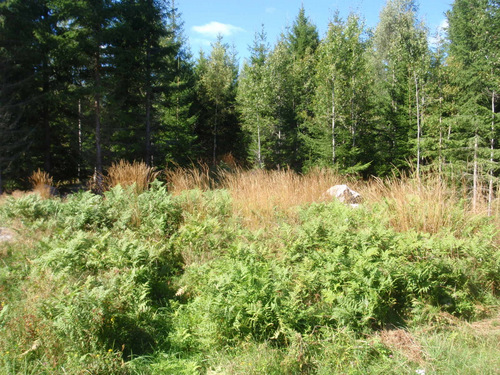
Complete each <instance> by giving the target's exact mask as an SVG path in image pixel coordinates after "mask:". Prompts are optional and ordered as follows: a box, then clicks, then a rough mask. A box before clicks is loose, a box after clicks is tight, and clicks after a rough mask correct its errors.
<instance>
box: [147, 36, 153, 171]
mask: <svg viewBox="0 0 500 375" xmlns="http://www.w3.org/2000/svg"><path fill="white" fill-rule="evenodd" d="M150 53H151V52H150V50H149V42H148V46H147V51H146V165H147V166H148V167H151V166H152V152H151V64H150Z"/></svg>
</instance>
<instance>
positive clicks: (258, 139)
mask: <svg viewBox="0 0 500 375" xmlns="http://www.w3.org/2000/svg"><path fill="white" fill-rule="evenodd" d="M260 147H261V146H260V116H259V115H258V114H257V160H258V162H259V168H262V153H261V148H260Z"/></svg>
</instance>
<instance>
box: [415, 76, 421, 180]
mask: <svg viewBox="0 0 500 375" xmlns="http://www.w3.org/2000/svg"><path fill="white" fill-rule="evenodd" d="M413 74H414V78H415V104H416V107H417V178H420V134H421V132H422V129H421V128H420V127H421V124H420V105H419V89H418V77H417V73H415V72H414V73H413Z"/></svg>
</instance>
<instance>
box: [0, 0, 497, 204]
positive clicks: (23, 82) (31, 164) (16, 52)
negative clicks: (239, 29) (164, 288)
mask: <svg viewBox="0 0 500 375" xmlns="http://www.w3.org/2000/svg"><path fill="white" fill-rule="evenodd" d="M499 12H500V5H499V3H498V1H497V0H475V1H465V0H464V1H462V0H456V1H455V2H454V3H453V4H452V6H451V10H450V11H449V12H448V14H447V21H448V24H449V26H448V29H447V33H446V32H445V31H443V30H440V33H439V34H438V35H436V36H435V35H429V31H428V29H427V27H426V26H425V24H424V23H423V22H422V21H421V20H420V19H419V16H418V7H417V2H416V1H415V0H388V1H387V4H386V6H385V7H384V8H383V10H382V11H381V13H380V22H379V24H378V25H377V26H376V27H375V28H374V29H369V28H367V27H366V26H365V25H364V22H363V19H362V17H360V16H359V15H356V14H351V15H349V16H348V17H347V19H346V20H343V19H341V18H340V16H339V15H338V14H336V15H335V16H334V17H333V19H332V21H331V22H330V24H329V26H328V30H327V32H326V34H325V35H323V36H320V35H319V34H318V31H317V29H316V26H315V25H314V23H313V22H312V20H310V19H309V18H308V17H307V15H306V11H305V9H304V8H303V7H302V8H301V9H300V10H299V12H298V15H297V17H296V19H295V21H294V22H293V24H292V26H291V27H290V28H289V29H288V30H287V31H286V32H284V33H283V34H282V35H281V37H280V38H279V39H278V41H277V42H276V44H275V45H274V46H270V45H269V44H268V42H267V38H266V33H265V25H264V26H263V27H262V30H261V31H260V32H259V33H257V34H256V38H255V42H254V44H253V45H252V46H251V47H250V51H251V57H250V58H249V59H248V60H247V61H244V62H243V63H242V64H241V69H238V64H239V63H238V61H237V59H236V54H235V51H234V50H231V48H230V47H229V46H228V45H227V44H226V43H224V41H223V40H222V38H219V39H218V40H217V41H216V42H215V43H214V44H213V45H212V49H211V52H210V53H209V54H206V55H205V54H204V53H202V52H201V53H200V55H199V57H198V58H197V59H196V60H194V59H193V58H192V57H191V56H190V53H189V49H188V47H187V45H186V40H185V38H184V37H183V35H182V22H181V20H180V16H179V14H178V13H177V11H176V9H175V6H174V2H173V1H172V3H170V2H169V1H168V0H127V1H124V0H121V1H117V0H92V1H78V2H75V1H73V0H29V1H26V0H8V1H3V2H2V3H1V4H0V66H1V78H0V139H1V142H0V190H1V189H4V190H5V189H6V190H12V189H14V188H15V187H17V186H19V185H22V184H23V181H25V178H26V176H29V175H30V173H31V172H32V171H35V170H36V169H38V168H42V169H44V170H45V171H46V172H48V173H50V175H52V176H54V177H55V179H56V180H63V181H66V182H69V181H74V180H75V179H79V180H85V179H86V178H88V177H89V176H90V175H92V173H94V172H98V173H101V172H102V171H103V170H105V169H106V167H108V166H109V165H111V164H112V162H114V161H117V160H119V159H126V160H128V161H133V160H143V161H144V162H146V163H147V164H148V165H149V166H156V167H160V168H164V167H165V166H168V165H172V164H180V165H186V164H188V163H191V162H192V161H195V160H204V161H205V162H207V163H210V164H216V163H218V162H220V160H221V159H222V158H223V157H224V155H227V154H232V155H233V157H235V158H236V159H237V160H238V161H239V162H240V163H243V164H245V163H246V164H247V165H253V166H258V167H260V168H268V169H283V168H292V169H293V170H295V171H298V172H303V171H307V170H309V169H311V168H314V167H317V166H329V167H332V168H335V169H336V170H338V171H340V172H356V173H363V174H364V175H365V176H368V175H378V176H383V175H387V174H388V173H391V172H392V171H393V170H394V169H397V170H398V171H402V170H405V169H409V168H413V169H414V170H415V171H416V172H417V174H420V173H422V172H423V171H424V170H425V169H429V168H432V169H434V170H437V171H439V173H441V174H447V175H448V176H450V175H451V176H453V177H458V178H465V179H466V180H467V181H468V184H469V187H470V190H471V191H473V198H474V202H476V201H477V200H478V196H479V195H480V193H481V187H484V189H485V190H487V193H488V194H487V195H489V198H488V199H489V200H490V201H491V200H492V199H493V192H494V189H495V186H496V184H497V181H498V173H499V168H498V135H499V130H498V129H499V127H498V126H497V123H498V108H499V106H498V100H499V99H498V98H499V95H498V92H499V91H500V90H499V79H498V77H499V74H498V64H499V63H498V61H499V58H498V56H499V53H500V52H499V51H500V42H499V38H498V35H500V30H499V20H500V13H499ZM185 16H186V17H189V14H187V15H185ZM431 37H432V38H431ZM430 40H432V44H431V43H430V42H429V41H430Z"/></svg>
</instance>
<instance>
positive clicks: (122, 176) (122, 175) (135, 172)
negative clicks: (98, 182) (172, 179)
mask: <svg viewBox="0 0 500 375" xmlns="http://www.w3.org/2000/svg"><path fill="white" fill-rule="evenodd" d="M158 174H159V172H156V171H155V170H154V168H153V167H148V166H147V165H146V163H144V162H137V161H134V162H133V163H130V162H127V161H125V160H120V161H119V162H117V163H113V164H111V167H109V168H108V170H107V176H106V178H105V184H106V185H107V186H108V188H112V187H115V186H117V185H121V186H122V187H127V186H134V190H135V192H136V193H137V194H140V193H142V192H143V191H145V190H147V189H148V187H149V185H150V184H151V183H152V182H153V181H154V180H155V179H156V178H157V177H158Z"/></svg>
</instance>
